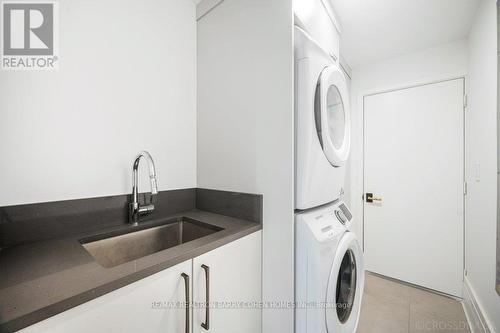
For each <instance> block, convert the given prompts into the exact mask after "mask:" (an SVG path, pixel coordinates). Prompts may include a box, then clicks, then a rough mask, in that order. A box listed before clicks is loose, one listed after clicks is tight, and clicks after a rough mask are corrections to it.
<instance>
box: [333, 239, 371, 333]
mask: <svg viewBox="0 0 500 333" xmlns="http://www.w3.org/2000/svg"><path fill="white" fill-rule="evenodd" d="M364 280H365V273H364V262H363V253H362V251H361V247H360V246H359V243H358V240H357V239H356V236H354V234H353V233H351V232H346V234H345V235H344V236H343V237H342V239H341V240H340V243H339V246H338V248H337V252H336V255H335V259H334V261H333V265H332V269H331V271H330V278H329V281H328V288H327V295H326V309H325V315H326V325H327V330H328V332H329V333H339V332H355V331H356V327H357V325H358V319H359V311H360V308H361V297H362V294H363V289H364Z"/></svg>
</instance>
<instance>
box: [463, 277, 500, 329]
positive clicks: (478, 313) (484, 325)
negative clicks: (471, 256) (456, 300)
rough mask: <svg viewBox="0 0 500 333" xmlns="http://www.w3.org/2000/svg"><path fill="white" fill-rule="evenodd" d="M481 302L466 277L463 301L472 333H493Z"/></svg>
mask: <svg viewBox="0 0 500 333" xmlns="http://www.w3.org/2000/svg"><path fill="white" fill-rule="evenodd" d="M480 304H481V303H480V302H478V299H477V296H476V293H475V291H474V288H473V287H472V285H471V283H470V282H469V280H468V278H467V277H464V287H463V301H462V306H463V308H464V312H465V316H466V317H467V321H468V323H469V327H470V329H471V332H472V333H492V332H493V331H492V330H491V328H490V325H489V324H488V320H487V319H486V317H485V315H484V311H483V310H482V306H481V305H480Z"/></svg>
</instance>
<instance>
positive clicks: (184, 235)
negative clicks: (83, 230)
mask: <svg viewBox="0 0 500 333" xmlns="http://www.w3.org/2000/svg"><path fill="white" fill-rule="evenodd" d="M221 230H223V229H222V228H219V227H216V226H213V225H210V224H206V223H203V222H200V221H196V220H192V219H189V218H185V217H182V218H178V219H176V220H170V221H168V222H166V223H165V224H163V225H160V226H157V227H152V228H148V229H142V230H138V231H134V232H129V233H126V234H121V235H113V236H110V237H100V236H96V237H92V238H87V239H82V240H80V243H81V244H82V246H83V247H84V248H85V250H87V252H88V253H90V254H91V255H92V256H93V257H94V259H95V260H96V261H97V262H98V263H99V264H100V265H101V266H103V267H106V268H109V267H114V266H118V265H121V264H123V263H126V262H128V261H132V260H135V259H139V258H142V257H145V256H147V255H150V254H153V253H156V252H159V251H162V250H165V249H168V248H172V247H174V246H178V245H181V244H184V243H187V242H190V241H193V240H195V239H199V238H201V237H204V236H208V235H211V234H213V233H216V232H218V231H221Z"/></svg>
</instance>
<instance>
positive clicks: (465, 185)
mask: <svg viewBox="0 0 500 333" xmlns="http://www.w3.org/2000/svg"><path fill="white" fill-rule="evenodd" d="M464 195H467V182H464Z"/></svg>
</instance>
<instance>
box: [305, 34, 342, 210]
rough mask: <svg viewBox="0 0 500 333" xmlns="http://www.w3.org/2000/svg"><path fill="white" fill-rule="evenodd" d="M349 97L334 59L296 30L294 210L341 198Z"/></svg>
mask: <svg viewBox="0 0 500 333" xmlns="http://www.w3.org/2000/svg"><path fill="white" fill-rule="evenodd" d="M349 112H350V111H349V95H348V89H347V83H346V78H345V76H344V74H343V73H342V70H341V69H340V68H339V66H338V64H337V63H336V62H335V61H334V59H333V58H332V57H331V56H330V55H329V54H328V53H327V52H326V51H324V50H323V49H322V48H321V47H320V46H319V45H318V44H317V43H316V42H315V41H314V40H313V39H312V38H311V37H310V36H309V35H308V34H307V32H305V31H304V30H303V29H301V28H300V27H298V26H295V123H296V129H295V154H296V156H295V179H296V182H295V208H296V209H299V210H304V209H309V208H312V207H317V206H320V205H323V204H326V203H329V202H333V201H334V200H337V199H339V198H340V197H341V195H342V193H343V185H344V179H345V169H346V168H345V164H346V161H347V158H348V157H349V150H350V115H349Z"/></svg>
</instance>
